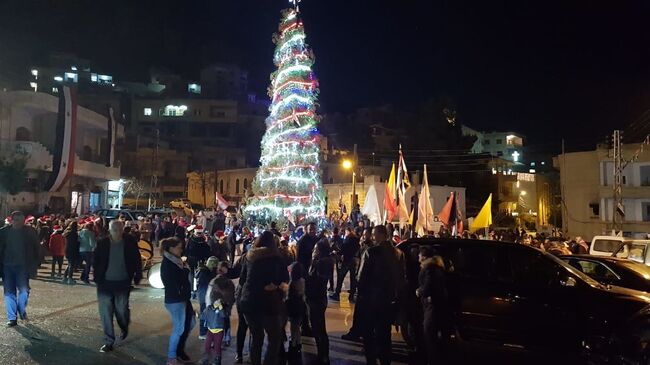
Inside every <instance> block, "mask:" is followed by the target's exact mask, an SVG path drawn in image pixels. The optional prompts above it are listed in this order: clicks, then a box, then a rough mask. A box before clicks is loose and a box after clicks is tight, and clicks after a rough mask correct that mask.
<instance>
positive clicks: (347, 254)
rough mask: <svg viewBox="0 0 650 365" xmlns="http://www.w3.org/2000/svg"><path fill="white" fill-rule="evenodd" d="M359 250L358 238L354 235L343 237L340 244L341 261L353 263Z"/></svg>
mask: <svg viewBox="0 0 650 365" xmlns="http://www.w3.org/2000/svg"><path fill="white" fill-rule="evenodd" d="M360 248H361V246H360V245H359V237H357V236H355V235H348V236H347V237H345V240H344V241H343V243H342V244H341V252H340V253H341V261H342V262H345V263H350V262H353V261H354V258H355V257H356V256H357V254H358V253H359V249H360Z"/></svg>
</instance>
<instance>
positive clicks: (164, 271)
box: [160, 237, 196, 365]
mask: <svg viewBox="0 0 650 365" xmlns="http://www.w3.org/2000/svg"><path fill="white" fill-rule="evenodd" d="M161 248H162V250H163V261H162V265H161V268H160V276H161V279H162V282H163V284H164V285H165V309H167V311H168V312H169V315H170V316H171V320H172V333H171V335H170V337H169V346H168V349H167V365H180V364H182V363H183V362H184V361H189V360H190V357H189V356H187V354H186V353H185V342H186V341H187V338H188V336H189V334H190V332H191V330H192V328H194V325H195V324H196V323H195V322H196V321H195V319H194V317H195V313H194V308H192V302H191V301H190V297H191V295H192V294H191V288H192V285H191V284H190V279H189V277H190V268H189V266H188V265H187V263H186V262H185V261H183V259H182V258H181V255H182V253H183V242H182V241H181V240H180V239H178V238H177V237H172V238H165V239H164V240H162V242H161Z"/></svg>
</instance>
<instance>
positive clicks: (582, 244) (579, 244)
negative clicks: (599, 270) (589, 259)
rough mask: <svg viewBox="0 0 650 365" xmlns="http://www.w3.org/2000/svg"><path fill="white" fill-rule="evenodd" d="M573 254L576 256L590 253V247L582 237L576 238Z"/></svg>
mask: <svg viewBox="0 0 650 365" xmlns="http://www.w3.org/2000/svg"><path fill="white" fill-rule="evenodd" d="M573 253H574V254H576V255H586V254H588V253H589V245H588V244H587V242H586V241H585V240H584V238H582V237H581V236H577V237H576V244H575V245H574V249H573Z"/></svg>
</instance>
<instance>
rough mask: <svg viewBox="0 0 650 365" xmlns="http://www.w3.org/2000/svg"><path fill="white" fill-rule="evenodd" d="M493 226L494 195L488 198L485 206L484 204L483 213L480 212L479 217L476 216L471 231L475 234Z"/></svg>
mask: <svg viewBox="0 0 650 365" xmlns="http://www.w3.org/2000/svg"><path fill="white" fill-rule="evenodd" d="M491 224H492V194H490V196H488V198H487V200H486V201H485V204H483V208H481V211H480V212H478V215H477V216H476V218H474V222H472V225H471V226H470V227H469V231H470V232H472V233H474V232H476V231H478V230H479V229H483V228H488V227H490V225H491Z"/></svg>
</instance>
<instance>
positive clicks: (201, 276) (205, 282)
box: [196, 266, 217, 293]
mask: <svg viewBox="0 0 650 365" xmlns="http://www.w3.org/2000/svg"><path fill="white" fill-rule="evenodd" d="M196 271H197V274H196V281H197V284H196V286H197V289H198V290H199V291H201V290H202V289H204V290H208V286H209V285H210V281H212V279H214V278H215V276H217V273H216V271H214V270H210V269H208V268H207V267H205V266H201V267H199V269H198V270H196ZM204 293H205V292H204Z"/></svg>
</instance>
